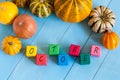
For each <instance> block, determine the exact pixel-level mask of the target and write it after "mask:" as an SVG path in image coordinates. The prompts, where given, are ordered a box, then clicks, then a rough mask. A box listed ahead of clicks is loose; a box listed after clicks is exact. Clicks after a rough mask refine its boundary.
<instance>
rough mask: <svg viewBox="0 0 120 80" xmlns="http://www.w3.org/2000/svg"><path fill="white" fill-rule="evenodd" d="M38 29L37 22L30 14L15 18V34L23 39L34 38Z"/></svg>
mask: <svg viewBox="0 0 120 80" xmlns="http://www.w3.org/2000/svg"><path fill="white" fill-rule="evenodd" d="M36 29H37V24H36V22H35V20H34V19H33V18H32V17H31V16H30V15H28V14H22V15H20V16H18V17H16V18H15V20H14V22H13V31H14V33H15V34H16V35H17V36H18V37H20V38H23V39H28V38H30V37H32V36H33V35H34V34H35V32H36Z"/></svg>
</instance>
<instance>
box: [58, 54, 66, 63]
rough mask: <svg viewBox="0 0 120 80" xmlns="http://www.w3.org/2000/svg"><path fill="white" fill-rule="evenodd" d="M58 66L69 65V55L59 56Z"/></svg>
mask: <svg viewBox="0 0 120 80" xmlns="http://www.w3.org/2000/svg"><path fill="white" fill-rule="evenodd" d="M58 64H59V65H68V55H67V54H59V55H58Z"/></svg>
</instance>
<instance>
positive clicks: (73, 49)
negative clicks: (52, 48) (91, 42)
mask: <svg viewBox="0 0 120 80" xmlns="http://www.w3.org/2000/svg"><path fill="white" fill-rule="evenodd" d="M69 54H70V55H71V56H75V57H78V56H79V55H80V46H79V45H75V44H71V46H70V50H69Z"/></svg>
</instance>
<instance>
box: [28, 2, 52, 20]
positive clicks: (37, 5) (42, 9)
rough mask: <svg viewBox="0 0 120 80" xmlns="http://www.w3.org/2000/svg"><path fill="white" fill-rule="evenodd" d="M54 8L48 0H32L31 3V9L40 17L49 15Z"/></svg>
mask: <svg viewBox="0 0 120 80" xmlns="http://www.w3.org/2000/svg"><path fill="white" fill-rule="evenodd" d="M52 10H53V6H52V5H51V4H49V3H48V2H47V1H46V0H32V1H31V3H30V11H31V12H32V13H33V14H34V15H36V16H38V17H40V18H44V17H48V16H49V15H50V14H51V13H52Z"/></svg>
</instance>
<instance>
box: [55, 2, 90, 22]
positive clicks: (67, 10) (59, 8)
mask: <svg viewBox="0 0 120 80" xmlns="http://www.w3.org/2000/svg"><path fill="white" fill-rule="evenodd" d="M54 8H55V13H56V15H57V16H58V17H59V18H61V19H62V20H63V21H66V22H81V21H83V20H84V19H85V18H87V17H88V15H89V14H90V12H91V9H92V0H55V1H54Z"/></svg>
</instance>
